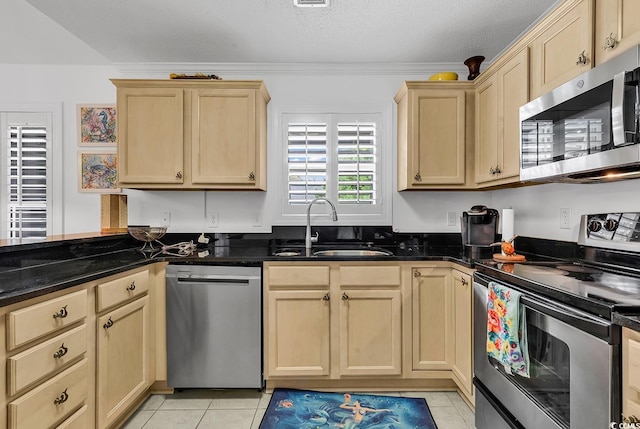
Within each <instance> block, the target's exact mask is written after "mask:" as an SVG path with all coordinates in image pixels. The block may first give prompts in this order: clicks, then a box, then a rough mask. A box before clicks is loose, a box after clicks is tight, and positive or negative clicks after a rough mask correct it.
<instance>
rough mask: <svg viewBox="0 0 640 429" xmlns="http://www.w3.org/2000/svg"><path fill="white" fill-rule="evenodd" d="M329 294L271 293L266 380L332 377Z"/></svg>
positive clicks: (266, 310) (319, 292)
mask: <svg viewBox="0 0 640 429" xmlns="http://www.w3.org/2000/svg"><path fill="white" fill-rule="evenodd" d="M329 299H330V296H329V290H328V289H326V290H295V291H291V290H289V291H269V292H268V298H267V307H266V309H265V313H266V314H265V317H266V320H267V324H266V326H267V327H268V330H266V331H265V334H264V335H265V339H266V345H265V354H266V356H265V362H266V366H267V368H266V373H267V374H266V376H267V377H274V376H327V377H328V376H329V373H330V367H329V363H330V359H329V358H330V347H331V344H330V340H329V337H330V328H331V325H330V321H329V313H330V311H329V310H330V300H329Z"/></svg>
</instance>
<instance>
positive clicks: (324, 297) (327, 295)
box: [322, 292, 330, 301]
mask: <svg viewBox="0 0 640 429" xmlns="http://www.w3.org/2000/svg"><path fill="white" fill-rule="evenodd" d="M329 299H330V297H329V292H327V293H325V294H324V296H323V297H322V300H323V301H329Z"/></svg>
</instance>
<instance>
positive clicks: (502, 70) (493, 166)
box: [475, 47, 529, 187]
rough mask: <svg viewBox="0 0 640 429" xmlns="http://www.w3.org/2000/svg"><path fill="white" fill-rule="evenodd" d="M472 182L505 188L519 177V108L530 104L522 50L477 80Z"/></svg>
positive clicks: (526, 63)
mask: <svg viewBox="0 0 640 429" xmlns="http://www.w3.org/2000/svg"><path fill="white" fill-rule="evenodd" d="M478 81H479V83H478V87H477V90H476V109H475V112H476V146H475V180H476V183H477V184H478V186H480V187H484V186H494V185H504V184H507V183H512V182H517V181H518V180H519V178H520V118H519V109H520V106H522V105H523V104H525V103H526V102H527V101H529V83H528V82H529V52H528V49H527V48H526V47H525V48H524V49H522V50H521V51H520V52H517V53H515V54H514V55H513V56H511V58H510V59H508V60H507V61H506V62H505V63H504V64H503V65H501V66H500V67H499V68H498V69H494V71H492V72H491V74H489V75H484V76H483V75H481V76H480V78H478Z"/></svg>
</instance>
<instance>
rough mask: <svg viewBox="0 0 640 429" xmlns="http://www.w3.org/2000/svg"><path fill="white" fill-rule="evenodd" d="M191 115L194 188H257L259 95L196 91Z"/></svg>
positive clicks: (228, 91) (238, 92)
mask: <svg viewBox="0 0 640 429" xmlns="http://www.w3.org/2000/svg"><path fill="white" fill-rule="evenodd" d="M191 115H192V117H191V127H192V138H191V170H192V182H193V184H195V185H216V184H219V185H241V186H244V187H247V186H248V187H254V186H255V185H256V178H257V177H258V176H259V171H257V170H256V168H257V162H256V159H257V158H259V154H258V153H257V151H258V149H259V145H258V144H257V139H258V135H257V127H256V91H255V90H245V89H199V90H194V92H193V94H192V111H191Z"/></svg>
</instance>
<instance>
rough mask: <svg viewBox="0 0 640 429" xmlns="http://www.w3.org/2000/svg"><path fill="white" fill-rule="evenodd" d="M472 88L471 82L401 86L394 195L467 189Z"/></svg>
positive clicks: (405, 84) (471, 130) (471, 129)
mask: <svg viewBox="0 0 640 429" xmlns="http://www.w3.org/2000/svg"><path fill="white" fill-rule="evenodd" d="M473 88H474V87H473V83H472V82H422V81H408V82H404V84H403V85H402V87H401V88H400V90H399V91H398V93H397V94H396V96H395V97H394V99H395V101H396V103H397V104H398V141H397V144H398V190H399V191H403V190H416V189H466V188H469V187H471V186H472V183H468V182H470V181H471V177H473V176H472V174H471V173H470V172H469V171H467V169H472V168H473V164H472V163H471V164H470V162H471V160H472V155H471V154H472V152H473V146H472V145H471V144H467V143H468V142H469V143H470V142H472V141H473V108H474V103H473V93H474V90H473ZM469 152H471V153H469Z"/></svg>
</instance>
